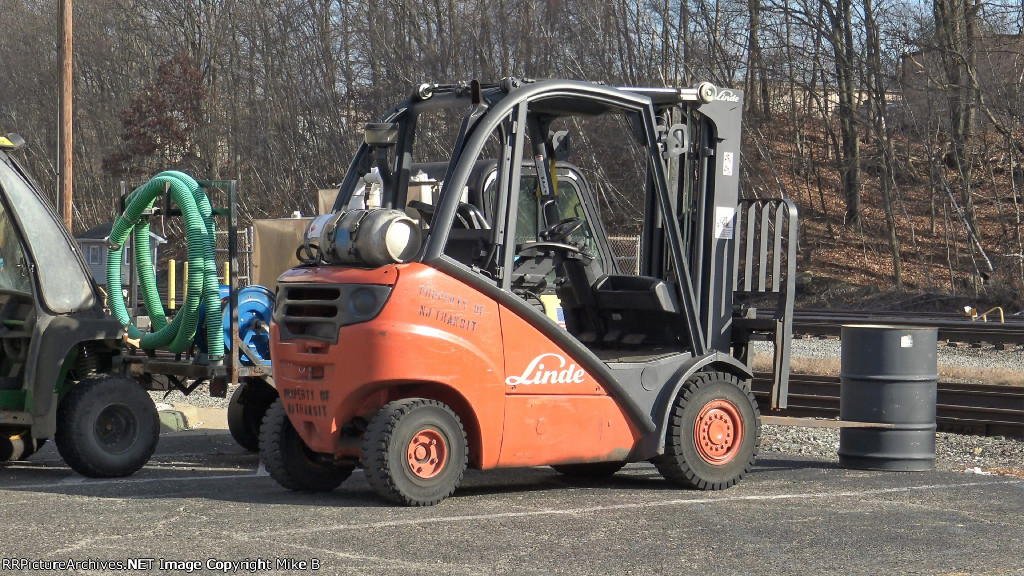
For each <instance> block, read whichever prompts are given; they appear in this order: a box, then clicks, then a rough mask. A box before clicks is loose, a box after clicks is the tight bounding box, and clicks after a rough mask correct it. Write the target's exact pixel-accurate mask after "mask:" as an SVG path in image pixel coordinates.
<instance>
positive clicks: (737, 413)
mask: <svg viewBox="0 0 1024 576" xmlns="http://www.w3.org/2000/svg"><path fill="white" fill-rule="evenodd" d="M760 442H761V413H760V410H758V407H757V403H756V401H755V400H754V395H753V394H752V393H751V392H750V390H749V389H748V388H747V387H746V386H744V385H742V384H740V381H739V380H738V379H737V378H736V377H735V376H733V375H731V374H726V373H722V372H702V373H699V374H696V375H694V376H692V377H691V378H690V379H689V380H687V381H686V383H685V384H683V387H682V389H681V390H680V391H679V395H678V396H677V397H676V401H675V403H674V404H673V406H672V408H671V413H670V414H669V425H668V430H667V432H666V437H665V453H664V454H663V455H661V456H658V457H657V458H655V459H654V464H655V466H657V467H658V471H660V472H661V474H662V476H664V477H665V479H666V480H668V481H669V482H672V483H673V484H676V485H679V486H683V487H686V488H696V489H699V490H722V489H725V488H728V487H730V486H732V485H734V484H736V483H737V482H739V480H740V479H741V478H743V476H744V475H745V474H746V473H747V472H749V471H750V469H751V468H752V467H753V466H754V459H755V458H756V457H757V451H758V446H759V444H760Z"/></svg>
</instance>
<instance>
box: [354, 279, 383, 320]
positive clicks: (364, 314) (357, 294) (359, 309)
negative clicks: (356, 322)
mask: <svg viewBox="0 0 1024 576" xmlns="http://www.w3.org/2000/svg"><path fill="white" fill-rule="evenodd" d="M373 288H376V287H375V286H362V287H360V288H357V289H356V290H355V291H353V292H352V293H351V294H350V295H349V297H348V298H349V300H348V311H349V313H350V314H352V317H353V318H372V317H374V316H376V315H377V313H378V312H380V309H381V306H382V305H383V304H384V301H383V299H378V298H377V296H378V294H377V293H376V291H375V290H373ZM382 296H384V297H387V294H386V293H385V294H382Z"/></svg>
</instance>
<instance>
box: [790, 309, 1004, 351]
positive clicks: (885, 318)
mask: <svg viewBox="0 0 1024 576" xmlns="http://www.w3.org/2000/svg"><path fill="white" fill-rule="evenodd" d="M998 319H999V317H998V315H995V314H990V315H989V321H988V322H983V321H981V320H980V319H978V320H973V321H972V320H971V319H970V318H968V317H967V316H966V315H964V314H941V313H937V312H861V311H849V310H843V311H840V312H833V311H830V310H797V311H796V312H794V314H793V334H795V335H804V336H839V335H840V333H841V332H842V328H843V325H844V324H885V325H890V326H929V327H935V328H938V338H939V341H940V342H943V341H945V342H965V343H971V344H976V343H977V344H980V343H986V344H993V345H995V346H997V347H1000V348H1003V349H1012V348H1015V347H1017V346H1024V316H1006V317H1005V322H999V321H998Z"/></svg>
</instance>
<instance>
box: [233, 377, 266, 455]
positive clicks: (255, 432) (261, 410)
mask: <svg viewBox="0 0 1024 576" xmlns="http://www.w3.org/2000/svg"><path fill="white" fill-rule="evenodd" d="M276 399H277V391H276V390H274V388H273V387H272V386H270V385H269V384H267V383H266V382H264V381H263V380H260V379H254V380H247V381H245V382H242V383H241V384H239V386H238V388H236V389H235V392H234V394H232V395H231V400H230V401H228V431H229V432H231V437H232V438H234V439H235V442H238V444H239V445H240V446H241V447H242V448H245V449H246V450H248V451H250V452H257V451H258V450H259V449H260V428H261V426H262V425H263V416H264V415H266V413H267V410H269V409H270V405H271V404H273V403H274V400H276Z"/></svg>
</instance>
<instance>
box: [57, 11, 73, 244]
mask: <svg viewBox="0 0 1024 576" xmlns="http://www.w3.org/2000/svg"><path fill="white" fill-rule="evenodd" d="M60 13H61V22H62V26H61V28H62V34H61V36H62V38H63V41H62V42H61V46H62V60H63V73H62V75H61V98H60V154H59V156H60V183H59V186H60V205H61V214H62V215H63V216H64V224H65V225H66V226H67V227H68V231H71V232H72V233H74V231H73V229H72V227H71V220H72V215H73V208H72V206H73V203H72V197H71V194H72V192H71V182H72V179H71V175H72V172H71V160H72V147H71V118H72V116H71V84H72V76H71V0H60Z"/></svg>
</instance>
